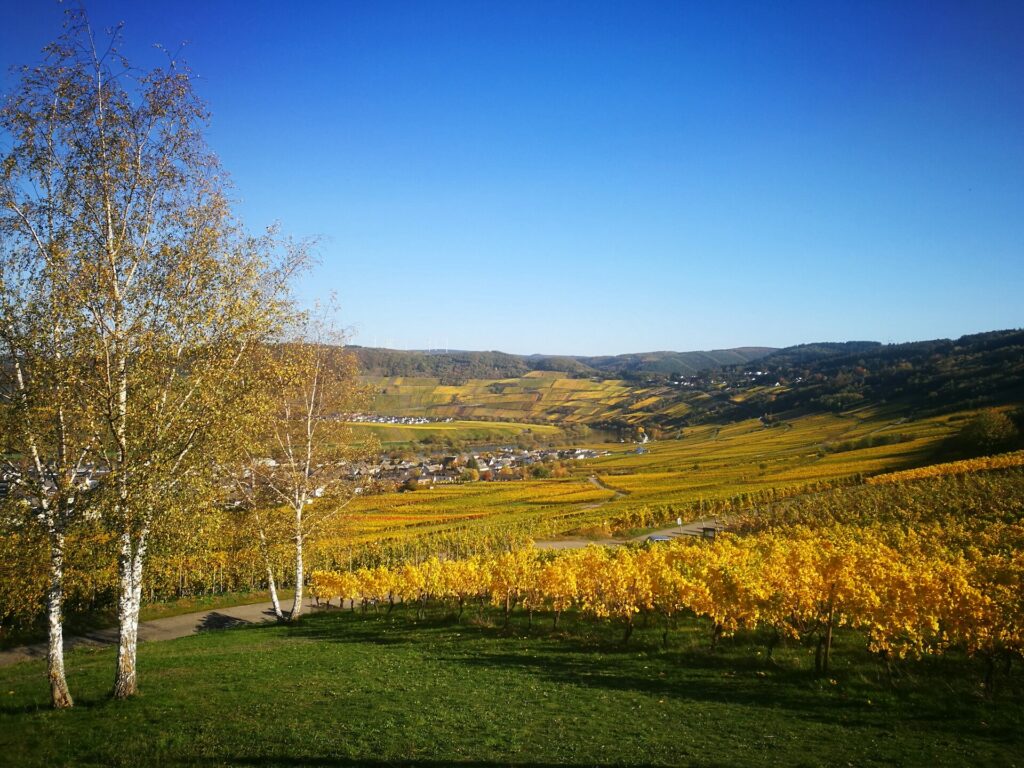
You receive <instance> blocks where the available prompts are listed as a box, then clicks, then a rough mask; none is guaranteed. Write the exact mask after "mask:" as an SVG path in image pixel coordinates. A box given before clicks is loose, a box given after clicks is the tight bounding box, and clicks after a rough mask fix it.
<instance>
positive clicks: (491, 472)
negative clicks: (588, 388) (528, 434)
mask: <svg viewBox="0 0 1024 768" xmlns="http://www.w3.org/2000/svg"><path fill="white" fill-rule="evenodd" d="M606 455H608V451H597V450H593V449H590V448H563V449H556V448H545V449H534V450H528V449H525V448H513V447H511V446H505V447H501V448H498V449H496V450H493V451H482V452H476V451H465V452H460V453H455V454H451V455H444V456H438V455H434V456H419V457H403V456H397V455H385V456H382V457H381V458H380V459H379V460H378V461H377V462H359V463H356V464H353V465H352V466H351V467H350V468H349V472H348V479H349V480H350V481H352V482H353V483H354V484H356V488H355V493H357V494H358V493H362V492H363V490H364V489H365V488H367V487H371V486H373V485H378V484H385V485H394V486H395V487H397V488H401V489H402V490H407V491H409V490H415V489H417V488H420V487H428V488H429V487H433V486H435V485H446V484H453V483H471V482H478V481H479V482H498V481H509V480H526V479H529V478H537V479H540V478H547V477H558V476H559V475H560V474H561V473H565V472H566V468H567V464H568V463H569V462H577V461H584V460H587V459H596V458H598V457H599V456H606Z"/></svg>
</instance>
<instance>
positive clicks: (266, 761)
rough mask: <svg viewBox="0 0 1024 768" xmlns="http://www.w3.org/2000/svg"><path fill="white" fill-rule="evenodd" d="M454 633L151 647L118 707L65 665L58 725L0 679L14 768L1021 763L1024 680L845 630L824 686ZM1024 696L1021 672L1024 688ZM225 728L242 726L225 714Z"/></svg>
mask: <svg viewBox="0 0 1024 768" xmlns="http://www.w3.org/2000/svg"><path fill="white" fill-rule="evenodd" d="M497 620H498V617H497V616H494V615H492V614H490V613H485V614H484V615H483V618H482V620H481V619H478V618H473V619H472V620H470V619H468V618H464V619H463V621H462V622H457V621H455V619H454V618H453V616H452V615H451V614H450V613H448V611H446V610H444V609H441V608H436V609H432V610H431V611H430V612H428V614H427V615H426V616H425V617H424V618H423V619H422V620H417V619H416V618H415V617H414V613H413V612H412V611H405V610H403V609H398V610H396V612H395V613H394V614H392V615H385V614H383V613H381V614H375V613H373V612H371V613H369V614H361V613H356V614H350V613H348V612H347V611H346V612H341V611H337V610H335V611H332V612H328V613H321V614H316V615H312V616H308V617H306V618H305V619H303V622H302V623H301V624H300V625H298V626H263V627H245V628H239V629H230V630H224V631H221V632H210V633H205V634H201V635H197V636H193V637H188V638H182V639H180V640H174V641H168V642H161V643H150V644H144V645H143V646H142V647H141V648H140V651H139V665H140V674H141V679H142V681H143V682H142V688H141V693H140V695H139V696H137V697H136V698H135V699H133V700H131V701H111V700H109V699H108V698H107V691H108V689H109V686H110V679H109V678H110V674H109V673H110V668H111V665H112V659H113V654H114V650H113V649H107V650H102V651H84V650H82V651H75V652H72V653H70V654H69V655H68V677H69V679H70V681H71V682H72V685H73V686H74V688H75V690H76V692H77V699H78V706H77V707H76V708H75V709H73V710H70V711H65V712H54V711H50V710H48V709H47V707H46V705H47V691H46V679H45V674H44V669H43V664H42V663H41V662H31V663H24V664H20V665H17V666H13V667H8V668H5V669H2V670H0V689H2V691H3V694H4V696H3V698H4V702H3V706H2V707H0V754H2V755H3V758H4V761H5V763H7V764H11V765H23V766H51V765H70V764H75V765H110V766H118V765H141V764H145V765H153V766H161V765H208V766H213V765H218V766H219V765H265V766H277V765H281V766H294V765H336V766H356V765H360V766H364V765H370V766H384V765H389V766H440V765H453V764H469V765H474V766H499V765H510V766H515V765H523V766H528V765H529V766H537V765H556V764H558V765H601V766H605V765H608V766H610V765H621V766H630V765H638V766H639V765H679V764H683V763H685V764H687V765H697V766H746V765H753V764H757V765H785V766H792V765H837V764H838V765H846V764H852V765H908V766H912V765H920V766H947V765H948V766H960V765H1006V766H1011V765H1014V764H1019V755H1020V750H1021V748H1022V743H1021V733H1022V728H1021V727H1022V725H1024V722H1022V714H1021V713H1022V709H1021V706H1020V702H1021V690H1020V683H1019V679H1016V678H1011V679H1009V680H1008V681H1007V683H1006V684H1005V685H1004V687H1003V688H1002V690H1001V691H1000V692H999V695H998V696H997V698H996V699H994V700H987V699H985V698H984V697H982V696H979V695H978V691H979V680H980V679H981V676H982V671H981V666H980V664H978V663H977V662H973V663H972V662H968V661H967V660H965V659H963V658H950V657H949V656H944V657H942V658H938V659H925V660H923V661H920V662H906V663H901V664H899V665H897V668H896V671H895V673H894V678H893V682H890V680H889V677H888V675H887V673H886V671H885V665H884V664H882V663H880V662H879V661H878V660H877V659H876V658H873V657H871V656H870V655H869V654H868V653H867V652H866V651H865V650H864V647H863V643H862V642H861V641H860V639H859V638H857V637H855V636H851V635H848V634H845V633H840V634H839V635H838V636H837V638H836V647H835V652H834V654H835V655H834V667H833V670H832V672H831V673H830V675H829V676H828V677H824V678H822V677H815V676H814V675H813V674H812V673H811V672H810V671H809V668H808V667H809V656H808V653H809V649H807V648H805V647H802V646H800V645H798V644H794V645H788V646H783V647H780V648H778V649H777V650H776V651H775V654H774V656H773V658H772V659H770V660H769V659H768V658H766V656H765V655H764V653H763V649H764V640H765V638H763V637H759V636H756V635H755V634H753V633H740V634H739V635H737V636H736V637H733V638H725V639H723V640H722V642H721V643H720V645H719V648H718V650H717V651H715V652H711V651H710V650H709V649H708V645H707V633H708V627H707V626H706V625H705V624H703V623H702V622H700V621H697V620H691V621H687V622H683V623H682V624H681V626H680V627H679V628H678V629H677V630H675V631H674V633H673V636H672V640H671V643H670V645H669V647H668V648H667V649H663V648H662V647H661V642H660V641H661V637H660V635H661V629H660V628H655V627H653V626H652V627H651V628H647V629H645V628H644V627H642V626H641V627H638V629H637V630H636V633H635V634H634V636H633V639H632V641H631V645H630V646H629V647H628V648H626V649H624V648H623V647H622V646H621V644H620V643H619V639H620V634H621V633H620V632H619V631H618V629H617V628H614V627H611V626H609V625H607V624H593V623H591V622H589V621H585V620H583V619H580V618H579V617H576V616H574V615H573V616H566V617H564V623H563V625H562V629H561V630H560V631H559V632H557V633H554V632H552V631H551V630H550V626H551V617H550V616H549V615H545V614H538V615H537V616H536V617H535V622H534V624H533V626H532V628H531V627H530V626H528V625H527V620H526V617H525V616H524V615H519V614H517V615H516V616H515V618H514V620H513V623H512V626H511V629H510V631H509V632H508V633H504V632H502V631H501V630H499V629H497V628H496V627H494V626H493V624H492V622H493V621H497ZM1018 678H1019V676H1018ZM227 712H230V713H231V717H225V716H224V715H225V713H227Z"/></svg>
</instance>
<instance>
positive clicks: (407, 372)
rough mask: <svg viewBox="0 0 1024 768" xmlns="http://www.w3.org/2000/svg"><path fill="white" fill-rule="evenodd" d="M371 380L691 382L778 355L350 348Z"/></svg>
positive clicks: (747, 350) (763, 351) (760, 350)
mask: <svg viewBox="0 0 1024 768" xmlns="http://www.w3.org/2000/svg"><path fill="white" fill-rule="evenodd" d="M349 349H350V350H351V351H352V352H354V353H355V355H356V356H357V357H358V358H359V363H360V365H361V367H362V369H363V371H364V372H365V373H366V374H367V375H370V376H379V377H392V376H426V377H434V378H438V379H441V380H442V383H443V384H462V383H464V382H466V381H468V380H470V379H506V378H515V377H518V376H524V375H526V374H527V373H530V372H532V371H558V372H560V373H565V374H568V375H570V376H576V377H579V376H604V377H606V378H619V377H629V376H634V375H643V374H647V373H661V374H669V373H677V374H680V375H684V376H692V375H695V374H697V373H701V372H703V371H709V370H712V369H715V368H721V367H722V366H729V365H742V364H744V363H748V362H750V361H752V360H757V359H758V358H760V357H764V356H765V355H767V354H769V353H771V352H774V351H775V350H774V349H773V348H771V347H739V348H737V349H719V350H712V351H709V352H644V353H637V354H627V355H605V356H598V357H583V356H573V355H511V354H508V353H505V352H466V351H445V352H440V351H436V350H431V351H423V350H409V351H404V350H396V349H380V348H375V347H360V346H351V347H349Z"/></svg>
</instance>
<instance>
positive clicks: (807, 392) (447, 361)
mask: <svg viewBox="0 0 1024 768" xmlns="http://www.w3.org/2000/svg"><path fill="white" fill-rule="evenodd" d="M354 351H355V352H356V354H357V355H359V357H360V360H361V361H362V362H363V367H364V372H365V373H366V374H367V375H368V376H370V377H372V378H375V381H374V384H375V385H376V386H378V387H379V388H380V393H379V395H378V397H377V401H376V403H375V408H376V410H377V411H378V412H380V413H387V414H395V415H422V416H429V417H432V418H458V419H484V420H498V421H523V422H538V423H556V422H557V423H561V424H588V425H591V426H597V427H603V428H608V429H619V428H626V427H629V428H634V427H636V426H644V427H645V428H648V429H655V430H662V431H666V430H673V429H678V428H680V427H684V426H687V425H692V424H698V423H706V422H714V423H724V422H730V421H735V420H740V419H748V418H756V417H760V416H764V415H778V414H783V413H788V414H798V413H815V412H840V411H845V410H847V409H851V408H859V407H865V406H883V405H884V406H887V407H889V408H893V409H895V410H896V411H897V412H900V413H902V414H903V415H905V416H907V417H911V418H913V417H919V416H926V415H934V414H941V413H952V412H955V411H962V410H967V409H975V408H987V407H1000V406H1010V407H1015V406H1022V405H1024V330H1007V331H993V332H990V333H981V334H974V335H970V336H963V337H961V338H959V339H933V340H931V341H918V342H911V343H907V344H880V343H878V342H873V341H851V342H841V343H833V342H822V343H815V344H801V345H798V346H794V347H787V348H785V349H766V348H763V347H747V348H739V349H732V350H716V351H713V352H650V353H645V354H632V355H615V356H607V357H572V356H553V355H529V356H521V355H508V354H504V353H501V352H449V353H427V352H396V351H394V350H379V349H365V348H359V347H356V348H354ZM552 372H555V373H552ZM561 372H565V373H561ZM495 379H508V380H510V381H495ZM566 379H575V381H572V380H566Z"/></svg>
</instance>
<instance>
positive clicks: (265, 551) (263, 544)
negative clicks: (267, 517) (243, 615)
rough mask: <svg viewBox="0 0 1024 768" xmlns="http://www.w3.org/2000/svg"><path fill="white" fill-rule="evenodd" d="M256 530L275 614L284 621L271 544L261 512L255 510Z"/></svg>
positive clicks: (279, 619)
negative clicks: (272, 562)
mask: <svg viewBox="0 0 1024 768" xmlns="http://www.w3.org/2000/svg"><path fill="white" fill-rule="evenodd" d="M255 516H256V532H257V533H258V534H259V537H260V554H261V555H262V556H263V565H264V566H265V567H266V569H267V587H268V588H269V589H270V602H271V603H272V604H273V606H274V615H275V616H276V617H277V620H278V621H284V620H285V615H284V611H283V610H282V609H281V600H280V598H279V597H278V596H277V580H276V579H275V578H274V568H273V566H272V565H271V562H270V546H269V545H268V544H267V535H266V533H265V532H264V531H263V520H262V519H261V518H260V514H259V512H258V511H257V512H255Z"/></svg>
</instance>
